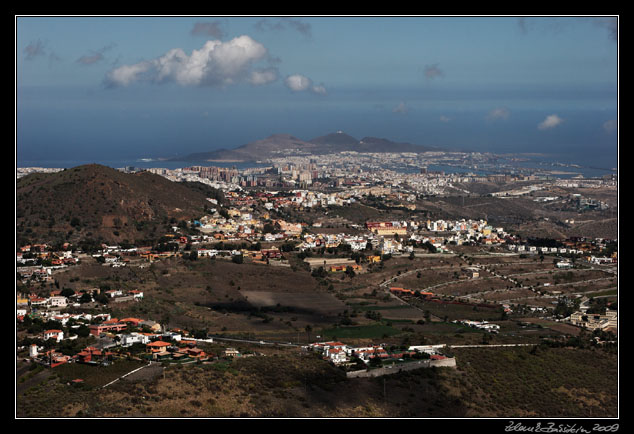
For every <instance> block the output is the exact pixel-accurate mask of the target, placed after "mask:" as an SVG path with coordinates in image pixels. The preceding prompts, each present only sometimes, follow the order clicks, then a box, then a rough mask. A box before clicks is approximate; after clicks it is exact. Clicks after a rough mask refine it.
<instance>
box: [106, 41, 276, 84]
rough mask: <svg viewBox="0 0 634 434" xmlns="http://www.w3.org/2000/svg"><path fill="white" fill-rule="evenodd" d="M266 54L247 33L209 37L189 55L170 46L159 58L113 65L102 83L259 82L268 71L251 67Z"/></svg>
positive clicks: (269, 76)
mask: <svg viewBox="0 0 634 434" xmlns="http://www.w3.org/2000/svg"><path fill="white" fill-rule="evenodd" d="M267 55H268V51H267V49H266V47H264V45H262V44H261V43H259V42H257V41H255V40H254V39H252V38H251V37H249V36H247V35H243V36H238V37H236V38H233V39H231V40H230V41H227V42H222V41H219V40H210V41H207V42H206V43H205V44H204V45H203V47H202V48H201V49H199V50H193V51H192V53H191V55H187V53H185V51H184V50H182V49H181V48H173V49H171V50H169V51H168V52H167V53H165V54H164V55H163V56H161V57H159V58H156V59H152V60H148V61H143V62H139V63H136V64H133V65H123V66H120V67H118V68H115V69H113V70H111V71H110V72H108V74H107V75H106V79H105V83H106V85H108V86H110V87H116V86H127V85H129V84H131V83H134V82H149V83H169V82H175V83H178V84H180V85H184V86H225V85H231V84H236V83H239V82H244V81H246V82H251V83H252V84H263V83H268V82H270V81H269V80H270V78H271V77H272V75H271V71H269V72H267V73H265V72H263V71H262V70H260V71H252V70H251V69H252V67H253V65H254V64H255V63H256V62H258V61H260V60H262V59H265V58H266V57H267Z"/></svg>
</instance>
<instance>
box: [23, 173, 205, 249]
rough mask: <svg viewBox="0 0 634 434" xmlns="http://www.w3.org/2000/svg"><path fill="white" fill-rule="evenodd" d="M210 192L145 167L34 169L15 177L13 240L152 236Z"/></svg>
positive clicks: (191, 214)
mask: <svg viewBox="0 0 634 434" xmlns="http://www.w3.org/2000/svg"><path fill="white" fill-rule="evenodd" d="M214 194H216V192H215V191H209V188H207V189H203V188H200V187H198V186H195V185H193V186H188V185H187V184H183V183H178V182H172V181H169V180H168V179H166V178H164V177H162V176H159V175H154V174H152V173H150V172H139V173H135V174H129V173H123V172H120V171H118V170H116V169H112V168H109V167H105V166H101V165H97V164H91V165H85V166H78V167H74V168H72V169H66V170H64V171H61V172H57V173H46V174H44V173H35V174H31V175H28V176H25V177H23V178H20V179H18V180H17V184H16V224H17V241H18V245H24V244H28V243H32V242H49V243H58V242H65V241H69V242H73V241H76V240H79V239H86V238H91V239H94V240H98V239H102V240H103V241H104V242H107V243H118V242H121V241H124V240H127V241H128V242H131V243H133V242H134V241H136V240H145V239H150V238H153V239H156V238H159V237H160V236H162V235H163V234H165V233H167V232H169V231H170V225H174V224H175V222H178V221H181V220H189V219H192V218H196V217H199V216H200V215H202V214H203V211H204V208H205V206H210V203H209V202H208V201H207V197H214V196H213V195H214Z"/></svg>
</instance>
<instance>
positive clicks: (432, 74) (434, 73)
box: [424, 63, 445, 80]
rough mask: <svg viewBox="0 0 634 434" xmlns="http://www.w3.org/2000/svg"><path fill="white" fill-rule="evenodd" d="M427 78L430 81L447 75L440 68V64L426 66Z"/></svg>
mask: <svg viewBox="0 0 634 434" xmlns="http://www.w3.org/2000/svg"><path fill="white" fill-rule="evenodd" d="M424 74H425V77H426V78H428V79H430V80H431V79H434V78H436V77H443V76H444V75H445V73H444V72H443V71H442V70H441V69H440V68H439V67H438V64H437V63H435V64H433V65H425V72H424Z"/></svg>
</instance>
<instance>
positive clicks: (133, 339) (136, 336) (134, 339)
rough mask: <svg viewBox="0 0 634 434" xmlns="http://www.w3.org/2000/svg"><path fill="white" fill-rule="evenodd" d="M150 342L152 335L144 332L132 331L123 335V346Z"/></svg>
mask: <svg viewBox="0 0 634 434" xmlns="http://www.w3.org/2000/svg"><path fill="white" fill-rule="evenodd" d="M149 342H150V337H149V336H148V335H146V334H143V333H136V332H132V333H129V334H123V335H121V346H124V347H129V346H131V345H133V344H137V343H139V344H144V345H145V344H148V343H149Z"/></svg>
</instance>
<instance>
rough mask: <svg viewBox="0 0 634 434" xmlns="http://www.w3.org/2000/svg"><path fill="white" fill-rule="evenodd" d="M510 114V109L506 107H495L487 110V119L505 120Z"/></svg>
mask: <svg viewBox="0 0 634 434" xmlns="http://www.w3.org/2000/svg"><path fill="white" fill-rule="evenodd" d="M509 116H511V111H510V110H509V109H507V108H506V107H497V108H494V109H493V110H491V111H490V112H489V114H488V115H487V119H488V120H491V121H496V120H500V119H501V120H506V119H508V118H509Z"/></svg>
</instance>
